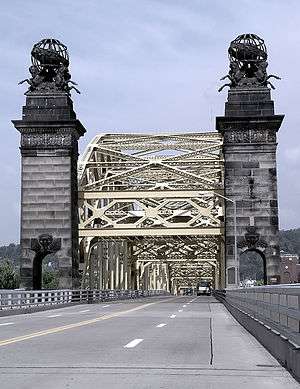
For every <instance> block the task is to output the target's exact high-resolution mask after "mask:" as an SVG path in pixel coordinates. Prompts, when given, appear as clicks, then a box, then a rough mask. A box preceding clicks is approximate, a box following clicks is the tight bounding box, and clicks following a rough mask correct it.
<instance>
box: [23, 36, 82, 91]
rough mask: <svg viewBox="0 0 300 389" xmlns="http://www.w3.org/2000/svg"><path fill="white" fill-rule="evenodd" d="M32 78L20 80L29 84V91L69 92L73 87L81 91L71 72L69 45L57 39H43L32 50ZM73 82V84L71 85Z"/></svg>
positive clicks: (30, 70)
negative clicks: (76, 86)
mask: <svg viewBox="0 0 300 389" xmlns="http://www.w3.org/2000/svg"><path fill="white" fill-rule="evenodd" d="M31 62H32V65H31V66H30V68H29V72H30V74H31V78H26V79H25V80H23V81H21V82H19V84H23V83H24V82H27V83H28V84H29V89H28V91H27V92H26V94H28V93H67V94H68V95H70V91H71V89H74V90H75V91H76V92H77V93H80V92H79V90H78V89H77V88H75V86H74V85H77V84H76V82H74V81H72V80H71V74H70V73H69V69H68V66H69V54H68V50H67V46H65V45H64V44H63V43H61V42H60V41H59V40H57V39H53V38H48V39H42V40H41V41H39V42H38V43H36V44H35V45H34V46H33V48H32V50H31ZM70 84H71V85H70Z"/></svg>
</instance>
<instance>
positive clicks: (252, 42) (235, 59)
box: [219, 34, 280, 92]
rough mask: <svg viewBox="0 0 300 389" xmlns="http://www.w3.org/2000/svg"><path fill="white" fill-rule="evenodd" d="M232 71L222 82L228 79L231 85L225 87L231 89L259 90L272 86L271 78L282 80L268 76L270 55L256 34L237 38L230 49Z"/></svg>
mask: <svg viewBox="0 0 300 389" xmlns="http://www.w3.org/2000/svg"><path fill="white" fill-rule="evenodd" d="M228 55H229V62H230V65H229V67H230V70H229V73H228V74H227V75H226V76H224V77H222V78H221V80H225V79H226V78H228V79H229V80H230V83H228V84H225V85H223V86H222V87H221V88H220V89H219V92H221V90H222V89H223V88H225V87H226V86H228V87H230V88H236V87H242V88H253V87H254V88H257V87H267V86H270V87H271V88H272V89H275V87H274V85H273V84H271V82H270V81H269V79H270V78H275V79H277V80H280V77H278V76H275V75H274V74H271V75H269V76H268V74H267V67H268V62H267V58H268V54H267V49H266V46H265V42H264V40H263V39H262V38H260V37H259V36H257V35H255V34H242V35H239V36H238V37H237V38H235V39H234V40H233V41H232V42H231V43H230V46H229V48H228Z"/></svg>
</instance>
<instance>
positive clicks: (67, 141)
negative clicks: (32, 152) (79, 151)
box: [21, 133, 73, 148]
mask: <svg viewBox="0 0 300 389" xmlns="http://www.w3.org/2000/svg"><path fill="white" fill-rule="evenodd" d="M72 143H73V142H72V135H71V134H66V135H63V134H50V133H44V134H23V135H22V139H21V146H22V147H46V148H47V147H51V148H52V147H55V148H57V147H71V146H72Z"/></svg>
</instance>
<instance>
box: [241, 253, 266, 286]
mask: <svg viewBox="0 0 300 389" xmlns="http://www.w3.org/2000/svg"><path fill="white" fill-rule="evenodd" d="M240 279H241V281H244V280H247V279H251V280H257V281H262V283H263V279H264V264H263V259H262V258H261V256H260V255H259V254H257V253H256V252H251V251H248V252H245V253H244V254H242V255H241V256H240Z"/></svg>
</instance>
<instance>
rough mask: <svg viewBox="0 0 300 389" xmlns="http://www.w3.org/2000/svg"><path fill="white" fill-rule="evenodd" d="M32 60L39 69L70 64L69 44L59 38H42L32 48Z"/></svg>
mask: <svg viewBox="0 0 300 389" xmlns="http://www.w3.org/2000/svg"><path fill="white" fill-rule="evenodd" d="M31 62H32V64H33V65H34V66H36V67H37V68H38V69H39V70H42V69H43V68H44V67H59V66H60V65H64V66H69V54H68V50H67V46H65V45H64V44H62V43H61V42H60V41H59V40H57V39H52V38H49V39H42V40H41V41H40V42H38V43H36V44H35V45H34V46H33V48H32V51H31Z"/></svg>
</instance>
